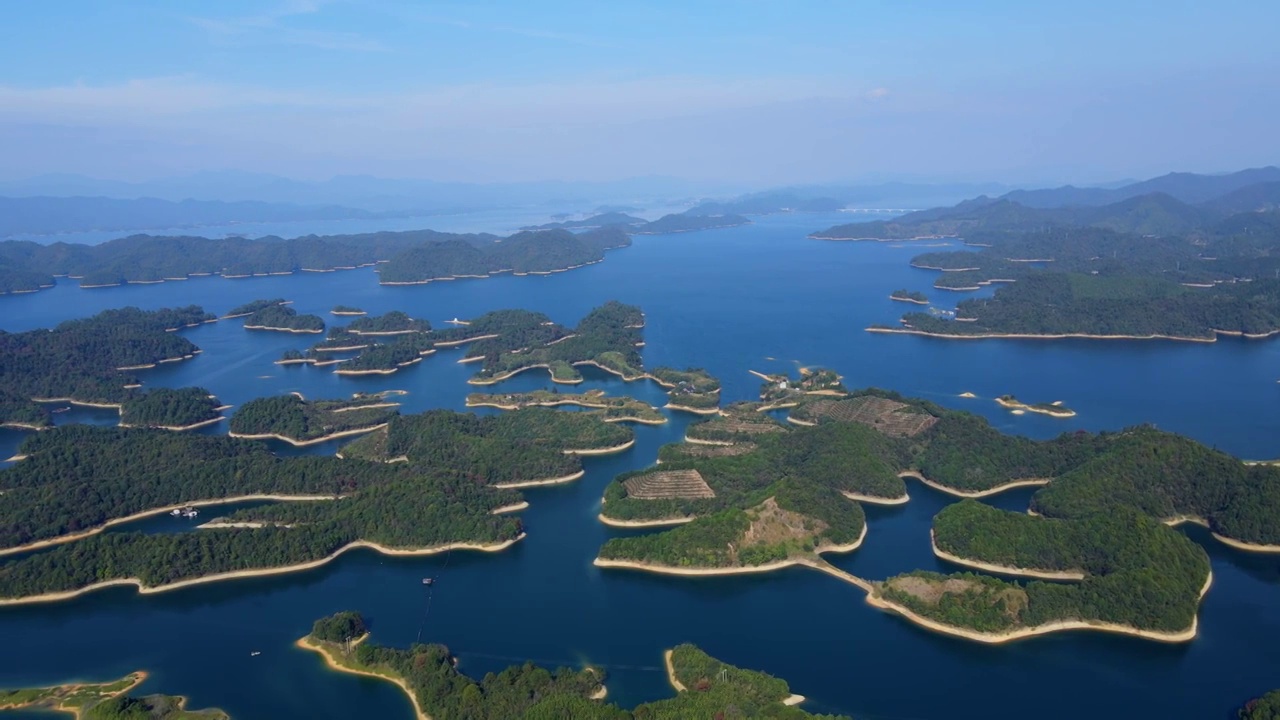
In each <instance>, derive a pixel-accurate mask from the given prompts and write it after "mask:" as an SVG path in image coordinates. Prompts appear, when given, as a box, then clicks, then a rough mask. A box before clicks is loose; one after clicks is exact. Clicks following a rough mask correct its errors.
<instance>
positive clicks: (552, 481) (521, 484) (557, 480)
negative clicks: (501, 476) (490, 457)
mask: <svg viewBox="0 0 1280 720" xmlns="http://www.w3.org/2000/svg"><path fill="white" fill-rule="evenodd" d="M586 474H587V471H586V470H579V471H578V472H576V473H572V474H569V475H561V476H560V477H553V478H544V479H542V480H515V481H513V482H500V483H494V484H493V487H496V488H502V489H504V490H514V489H516V488H527V487H541V486H543V485H562V484H564V483H567V482H573V481H574V480H579V479H581V478H582V476H583V475H586Z"/></svg>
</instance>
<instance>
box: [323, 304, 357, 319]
mask: <svg viewBox="0 0 1280 720" xmlns="http://www.w3.org/2000/svg"><path fill="white" fill-rule="evenodd" d="M329 314H330V315H339V316H342V315H353V316H359V315H364V314H366V313H365V311H364V310H361V309H360V308H358V307H353V306H351V305H334V306H333V309H332V310H330V311H329Z"/></svg>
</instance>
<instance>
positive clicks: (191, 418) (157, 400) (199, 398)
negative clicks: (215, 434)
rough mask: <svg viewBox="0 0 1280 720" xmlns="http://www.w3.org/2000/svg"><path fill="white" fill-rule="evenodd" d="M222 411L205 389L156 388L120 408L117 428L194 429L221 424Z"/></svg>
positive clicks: (136, 396)
mask: <svg viewBox="0 0 1280 720" xmlns="http://www.w3.org/2000/svg"><path fill="white" fill-rule="evenodd" d="M225 409H226V406H224V405H222V404H221V403H219V402H218V399H217V398H216V397H214V396H213V395H212V394H211V393H210V392H209V391H208V390H205V389H204V388H199V387H186V388H177V389H171V388H156V389H154V390H149V391H147V392H144V393H140V394H136V395H134V396H133V397H130V398H129V399H127V400H125V401H124V403H123V404H122V405H121V407H120V426H121V427H147V428H159V429H162V430H195V429H197V428H202V427H206V426H208V425H213V424H215V423H219V422H222V421H223V420H224V419H225V418H224V417H223V416H222V411H223V410H225Z"/></svg>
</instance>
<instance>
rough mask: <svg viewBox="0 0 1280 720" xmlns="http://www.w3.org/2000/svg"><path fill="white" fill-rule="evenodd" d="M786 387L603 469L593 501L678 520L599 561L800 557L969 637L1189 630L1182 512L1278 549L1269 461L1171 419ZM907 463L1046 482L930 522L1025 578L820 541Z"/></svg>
mask: <svg viewBox="0 0 1280 720" xmlns="http://www.w3.org/2000/svg"><path fill="white" fill-rule="evenodd" d="M798 403H799V404H798V405H797V406H796V407H795V408H794V409H793V410H792V411H791V413H792V416H793V418H794V417H797V416H798V417H799V418H801V420H802V421H801V422H800V423H792V424H791V425H790V426H788V425H784V424H781V423H778V422H776V421H774V420H772V419H771V418H768V416H765V415H763V414H762V413H760V412H758V410H759V409H760V408H762V407H767V406H763V405H760V404H758V403H740V404H735V405H731V406H729V407H728V408H726V409H725V411H724V413H723V414H722V415H721V416H720V417H717V418H713V419H709V420H707V421H704V422H702V423H698V424H696V425H693V426H690V428H689V430H688V437H687V440H688V442H687V443H682V444H675V445H667V446H665V447H663V448H662V449H661V450H660V452H659V462H660V465H658V466H656V467H653V468H650V469H647V470H641V471H636V472H631V473H624V474H622V475H620V476H618V477H617V478H616V479H615V481H614V482H613V483H611V484H610V485H609V486H608V487H607V488H606V490H605V495H604V499H603V509H602V513H601V516H600V519H601V521H603V522H605V523H607V524H613V525H619V526H624V527H643V526H661V525H674V526H676V527H672V528H671V529H668V530H664V531H660V532H657V533H654V534H651V535H643V536H635V537H620V538H614V539H611V540H609V541H608V542H606V543H605V544H604V546H602V547H601V549H600V552H599V556H598V558H597V561H596V564H597V565H600V566H603V567H621V568H631V569H637V570H647V571H651V572H659V573H669V574H677V575H702V574H706V575H712V574H724V573H737V572H761V571H767V570H773V569H776V568H781V567H785V566H788V565H804V566H808V567H812V568H814V569H817V570H819V571H822V572H825V573H828V574H830V575H833V576H835V577H837V578H839V579H841V580H843V581H846V582H849V583H851V584H854V585H857V586H858V587H860V588H862V589H863V590H865V591H867V593H868V596H867V598H868V602H869V603H870V604H872V605H873V606H876V607H879V608H881V609H885V610H887V611H890V612H895V613H898V614H900V615H902V616H904V617H906V618H907V619H909V620H911V621H912V622H915V623H917V624H920V625H923V626H925V627H927V628H930V629H932V630H936V631H939V632H944V633H949V634H953V635H958V636H960V637H964V638H967V639H971V640H976V641H981V642H1005V641H1008V640H1015V639H1019V638H1023V637H1030V636H1033V635H1038V634H1043V633H1047V632H1054V631H1058V630H1071V629H1095V630H1105V631H1111V632H1119V633H1126V634H1130V635H1136V636H1139V637H1143V638H1147V639H1151V640H1158V641H1165V642H1185V641H1189V640H1191V639H1192V638H1194V637H1195V634H1196V622H1195V618H1196V613H1197V609H1198V607H1199V602H1200V599H1201V598H1202V597H1203V595H1204V593H1205V592H1207V591H1208V588H1209V586H1210V584H1211V580H1212V576H1211V573H1210V570H1209V563H1208V557H1207V555H1206V554H1205V552H1204V551H1203V549H1201V548H1200V547H1199V546H1198V545H1196V544H1195V543H1193V542H1192V541H1190V540H1189V539H1187V538H1186V537H1185V536H1184V535H1183V534H1181V533H1180V532H1177V531H1175V530H1174V529H1173V528H1172V527H1170V526H1172V525H1176V524H1178V523H1181V522H1196V523H1200V524H1204V525H1206V526H1207V527H1208V528H1209V529H1210V530H1211V532H1212V533H1213V535H1214V536H1215V537H1216V538H1217V539H1218V540H1220V541H1221V542H1223V543H1224V544H1226V545H1229V546H1231V547H1234V548H1236V549H1241V550H1248V551H1258V552H1280V523H1277V522H1276V518H1277V517H1280V468H1276V467H1273V466H1267V465H1247V464H1245V463H1243V462H1241V461H1240V460H1239V459H1237V458H1234V457H1232V456H1230V455H1227V454H1225V453H1222V452H1219V451H1216V450H1212V449H1210V448H1207V447H1205V446H1203V445H1201V444H1199V443H1196V442H1194V441H1192V440H1190V439H1187V438H1184V437H1181V436H1178V435H1174V434H1171V433H1164V432H1160V431H1158V430H1155V429H1154V428H1150V427H1136V428H1130V429H1127V430H1124V431H1122V432H1118V433H1099V434H1089V433H1086V432H1083V431H1079V432H1074V433H1067V434H1064V435H1061V436H1059V437H1058V438H1055V439H1053V440H1048V441H1034V440H1029V439H1026V438H1022V437H1018V436H1012V435H1004V434H1002V433H1000V432H999V431H997V430H995V429H994V428H992V427H991V426H990V425H989V424H988V423H987V422H986V420H984V419H982V418H979V417H977V416H974V415H971V414H969V413H964V412H959V411H951V410H944V409H942V408H939V407H938V406H936V405H933V404H932V403H928V402H925V401H920V400H913V399H908V398H903V397H901V396H899V395H897V394H895V393H889V392H885V391H881V390H875V389H868V390H860V391H855V392H852V393H849V394H848V395H847V396H845V397H842V398H839V399H836V398H833V397H821V396H819V397H809V398H806V399H802V400H800V401H798ZM904 477H913V478H916V479H918V480H920V481H921V482H923V483H925V484H928V485H930V486H932V487H934V488H936V489H939V490H942V491H944V492H947V493H950V494H953V495H959V496H962V497H980V496H984V495H990V494H993V493H996V492H1001V491H1003V490H1005V489H1008V488H1012V487H1017V486H1022V485H1042V486H1044V487H1042V488H1041V489H1040V490H1039V491H1038V492H1037V493H1036V494H1035V495H1034V496H1033V497H1032V501H1031V511H1032V514H1023V513H1012V512H1006V511H1001V510H996V509H992V508H990V507H988V506H985V505H981V504H979V503H976V502H973V501H964V502H961V503H957V504H954V505H951V506H948V507H947V508H945V509H944V510H943V511H942V512H941V513H939V514H938V516H937V517H936V518H935V519H934V528H933V533H934V548H935V553H936V554H937V555H938V556H939V557H940V558H942V559H944V560H947V561H950V562H953V563H957V564H960V565H963V566H966V567H968V568H972V569H977V570H981V571H984V572H990V573H996V574H1004V575H1016V576H1025V577H1030V578H1037V579H1036V580H1034V581H1031V582H1027V583H1025V584H1022V583H1014V582H1009V581H1005V580H1000V579H997V578H994V577H990V576H986V575H976V574H973V573H969V572H965V573H958V574H952V575H941V574H938V573H930V572H911V573H906V574H903V575H899V576H897V577H892V578H888V579H886V580H883V581H870V580H865V579H862V578H858V577H856V576H853V575H850V574H849V573H846V572H844V571H841V570H839V569H837V568H834V567H832V566H830V565H829V564H827V563H825V562H823V561H822V560H821V559H820V558H819V557H818V555H819V554H820V553H822V552H823V551H825V550H852V549H855V548H856V547H857V546H858V544H859V542H860V541H861V537H862V533H863V532H865V524H864V521H863V515H862V512H861V510H860V508H859V506H858V505H857V503H853V502H848V501H847V500H842V499H841V497H840V496H843V497H844V498H847V499H848V500H854V501H857V502H881V503H897V502H906V501H907V496H906V492H905V486H904V485H903V484H902V478H904ZM1045 580H1051V581H1054V582H1044V581H1045Z"/></svg>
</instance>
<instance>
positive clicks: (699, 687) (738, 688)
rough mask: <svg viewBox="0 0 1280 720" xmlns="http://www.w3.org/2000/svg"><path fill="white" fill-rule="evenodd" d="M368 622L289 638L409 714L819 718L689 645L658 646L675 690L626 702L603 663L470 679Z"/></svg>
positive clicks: (448, 660)
mask: <svg viewBox="0 0 1280 720" xmlns="http://www.w3.org/2000/svg"><path fill="white" fill-rule="evenodd" d="M369 638H370V634H369V630H368V623H367V622H366V621H365V619H364V618H363V617H362V616H361V615H360V614H359V613H355V612H344V613H338V614H336V615H334V616H331V617H328V618H322V619H320V620H317V621H316V623H315V625H314V626H313V628H312V630H311V633H310V634H308V635H307V636H306V637H304V638H302V639H300V640H298V642H297V646H298V647H299V648H302V649H304V650H309V651H311V652H315V653H317V654H319V655H320V656H321V657H322V658H323V659H324V662H325V665H326V666H327V667H328V668H329V669H331V670H334V671H337V672H345V673H351V674H354V675H364V676H368V677H374V678H379V679H382V680H385V681H387V682H390V683H392V684H394V685H396V686H397V687H399V688H400V689H401V690H403V691H404V693H405V694H406V695H407V696H408V697H409V700H410V702H412V703H413V708H414V712H415V714H416V715H417V717H418V718H420V719H422V718H452V717H468V718H484V719H486V720H505V718H514V717H524V718H548V719H549V718H570V717H571V718H579V719H581V720H641V719H646V720H685V719H686V718H748V717H769V718H784V719H786V720H802V719H803V718H822V719H823V720H847V718H838V717H836V716H827V715H822V716H815V715H811V714H809V713H807V712H805V711H803V710H801V709H799V708H798V707H795V705H796V704H798V703H800V702H802V701H803V700H804V698H803V697H801V696H799V695H795V694H793V693H792V692H791V689H790V687H789V686H788V685H787V683H786V682H785V681H783V680H780V679H778V678H775V677H772V676H770V675H766V674H765V673H761V672H754V671H751V670H743V669H740V668H737V667H734V666H732V665H728V664H726V663H723V662H721V661H719V660H717V659H715V658H713V657H711V656H710V655H707V654H706V653H705V652H703V651H702V650H700V649H699V648H697V647H696V646H693V645H688V644H685V645H679V646H677V647H675V648H673V649H671V650H668V651H667V652H666V653H665V654H664V662H665V665H666V668H667V678H668V680H669V681H670V683H671V686H672V689H673V690H675V691H676V696H675V697H673V698H668V699H665V700H657V701H653V702H648V703H644V704H641V705H639V706H638V707H636V708H635V709H634V710H630V711H628V710H625V709H622V708H619V707H618V706H616V705H612V704H607V703H605V702H604V698H605V697H606V695H607V691H606V689H605V684H604V683H605V682H606V680H607V678H606V676H605V674H604V671H603V670H602V669H600V668H596V667H591V666H587V667H585V668H582V669H579V670H571V669H568V668H560V669H557V670H546V669H544V668H541V667H538V666H537V665H534V664H533V663H525V664H523V665H517V666H512V667H509V668H507V669H505V670H503V671H501V672H498V673H489V674H487V675H485V677H484V678H483V679H481V680H480V681H476V680H474V679H472V678H470V677H467V676H466V675H463V674H462V673H460V672H459V671H458V669H457V662H456V661H455V660H454V658H453V657H452V655H450V653H449V649H448V648H447V647H445V646H443V645H438V644H424V643H415V644H414V645H412V646H410V647H409V648H408V649H400V648H393V647H387V646H381V645H377V644H375V643H373V642H372V641H371V640H370V639H369Z"/></svg>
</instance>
